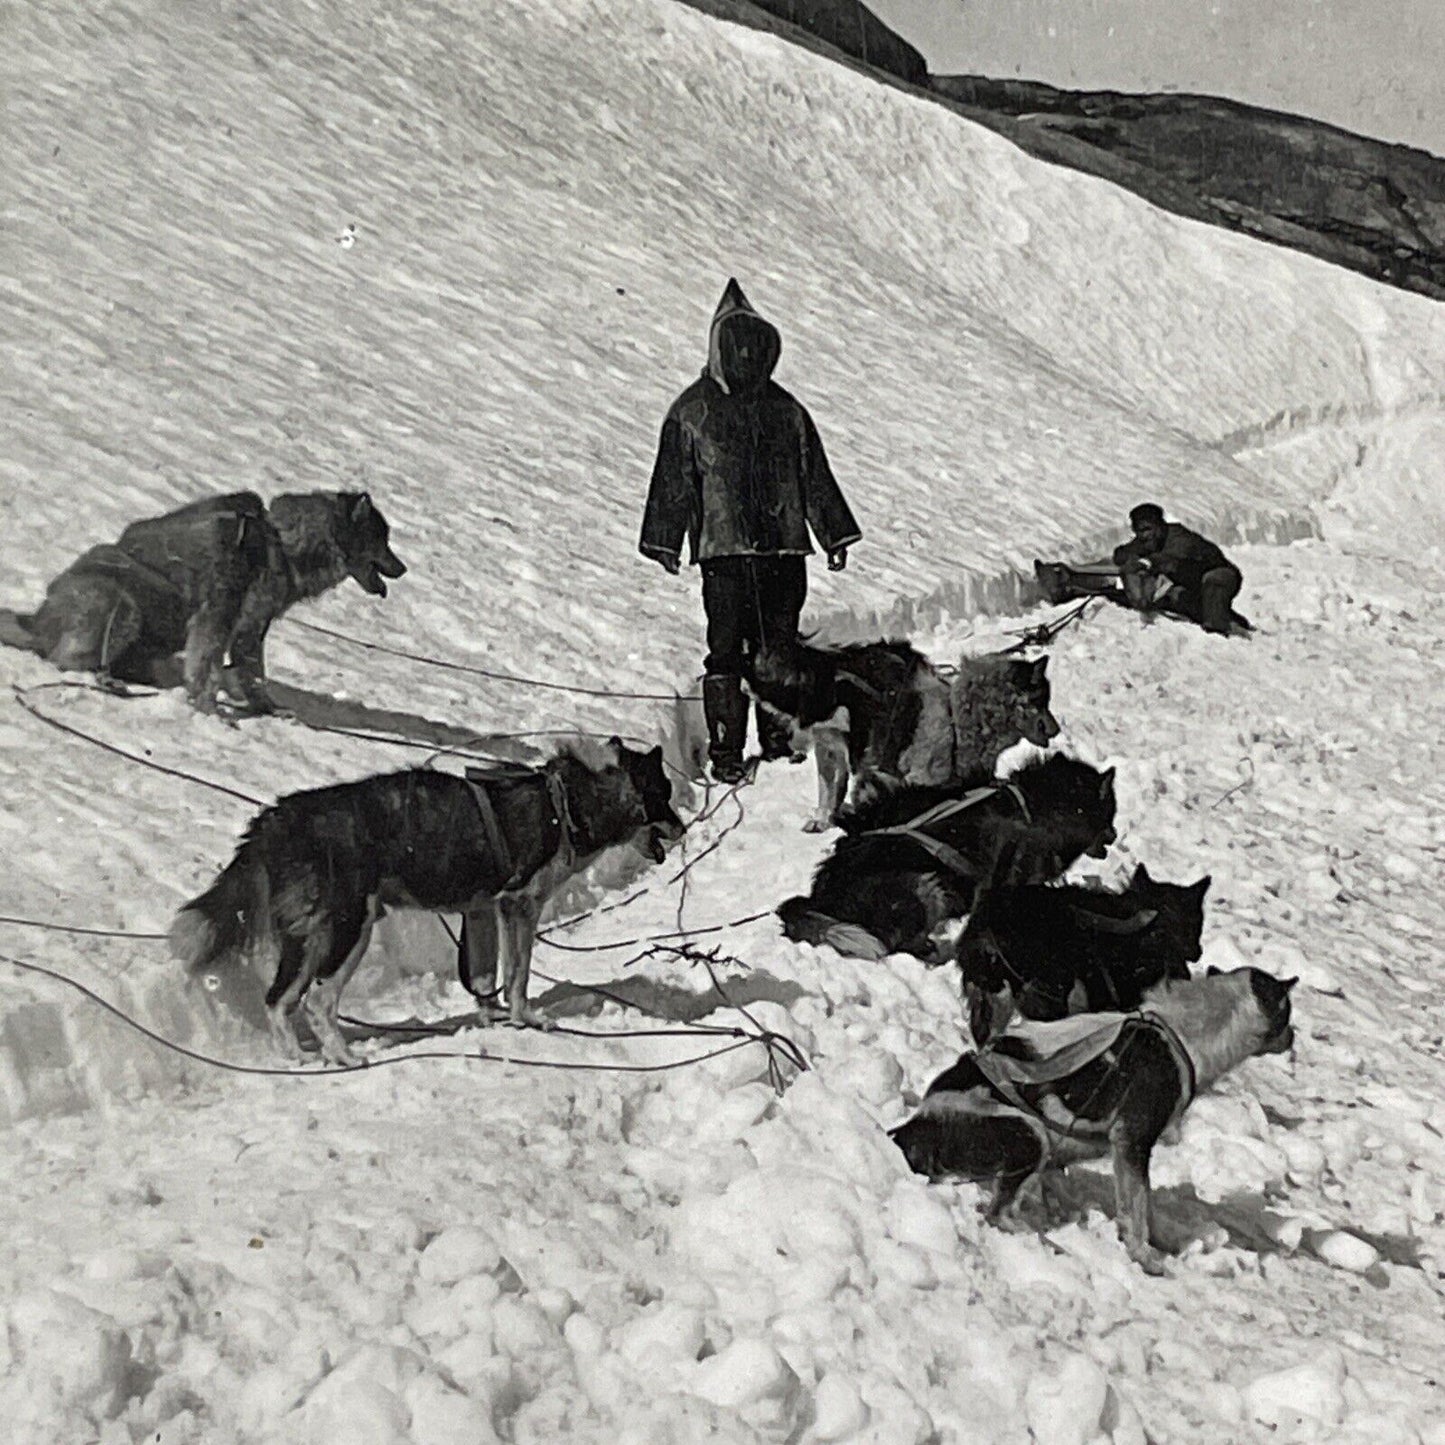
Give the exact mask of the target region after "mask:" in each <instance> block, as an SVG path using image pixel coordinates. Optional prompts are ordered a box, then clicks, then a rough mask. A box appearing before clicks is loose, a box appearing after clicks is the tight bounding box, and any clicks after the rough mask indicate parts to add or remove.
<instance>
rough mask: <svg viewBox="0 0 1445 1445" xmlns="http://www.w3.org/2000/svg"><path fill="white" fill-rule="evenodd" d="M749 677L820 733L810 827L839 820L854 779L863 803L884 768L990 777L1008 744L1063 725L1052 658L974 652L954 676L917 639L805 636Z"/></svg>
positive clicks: (937, 778)
mask: <svg viewBox="0 0 1445 1445" xmlns="http://www.w3.org/2000/svg"><path fill="white" fill-rule="evenodd" d="M744 680H745V681H746V683H747V685H748V689H749V691H751V692H752V693H753V695H754V696H755V697H756V698H757V699H758V700H759V702H760V703H761V704H762V705H763V706H764V707H765V708H768V709H770V710H771V711H773V712H775V713H777V714H779V715H780V716H782V717H785V718H787V719H789V720H790V721H791V722H792V724H793V726H794V729H795V731H796V732H797V733H799V734H803V735H810V736H811V740H812V744H813V752H814V759H815V762H816V765H817V769H818V807H817V811H816V812H815V813H814V815H813V817H812V818H811V819H809V821H808V822H807V823H806V824H805V825H804V828H805V831H807V832H809V833H821V832H823V831H825V830H826V829H828V828H831V827H833V826H835V825H836V824H837V823H838V822H839V820H840V818H841V814H842V809H843V802H844V799H845V797H846V796H847V795H848V790H849V784H850V782H853V783H854V784H855V785H856V786H855V792H854V802H855V803H857V802H859V801H861V799H862V798H863V797H865V796H866V795H867V791H868V786H869V785H870V784H871V781H872V780H873V779H875V778H879V777H883V778H892V779H895V780H897V781H899V782H904V783H913V784H919V785H943V784H948V783H952V782H954V781H956V780H958V779H960V778H967V777H973V776H976V775H982V776H985V777H991V776H992V775H993V768H994V763H995V762H996V761H997V759H998V756H999V754H1000V753H1002V752H1003V751H1004V749H1005V748H1009V747H1012V746H1013V744H1014V743H1016V742H1018V741H1020V740H1021V739H1023V738H1027V739H1028V740H1029V742H1031V743H1034V744H1035V745H1037V746H1038V747H1041V748H1042V747H1047V746H1048V744H1049V740H1050V739H1051V738H1053V737H1056V736H1057V735H1058V731H1059V725H1058V723H1057V722H1056V721H1055V719H1054V716H1053V714H1052V713H1051V712H1050V711H1049V682H1048V659H1047V658H1044V657H1041V658H1039V659H1038V660H1037V661H1034V662H1028V661H1024V660H1023V659H1020V658H1015V657H1005V656H1002V655H999V654H990V655H988V656H984V657H965V658H963V659H962V661H961V662H960V663H959V669H958V674H957V676H956V677H955V678H953V679H952V680H951V681H950V680H949V679H947V678H945V677H944V676H943V675H942V674H941V673H940V672H939V671H938V669H937V668H935V667H934V665H933V664H932V663H931V662H930V661H929V660H928V658H926V657H925V656H924V655H923V654H922V653H921V652H919V651H917V650H916V649H915V648H914V647H912V646H911V645H910V644H908V643H906V642H859V643H853V644H850V645H848V646H846V647H832V648H824V647H810V646H808V645H807V644H806V643H803V642H797V643H795V644H792V645H790V646H786V647H774V648H764V649H762V650H761V651H760V652H758V653H757V654H756V655H755V656H754V657H751V658H749V659H748V660H747V663H746V672H745V675H744Z"/></svg>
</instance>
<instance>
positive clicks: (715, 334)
mask: <svg viewBox="0 0 1445 1445" xmlns="http://www.w3.org/2000/svg"><path fill="white" fill-rule="evenodd" d="M782 350H783V338H782V337H781V336H780V335H779V334H778V329H777V327H776V326H774V325H773V324H772V323H771V322H769V321H764V320H763V318H762V317H761V316H759V315H758V313H757V312H756V311H754V310H753V308H752V306H751V305H750V304H749V302H748V298H747V297H746V296H744V295H743V288H742V287H741V286H739V285H738V283H737V281H736V280H734V279H729V281H728V284H727V286H726V287H725V288H724V290H723V294H722V300H721V301H719V302H718V306H717V310H716V311H715V312H713V318H712V329H711V330H710V331H709V333H708V344H707V373H706V374H707V375H708V376H710V377H712V379H713V380H714V381H715V382H717V384H718V385H719V386H720V387H722V389H723V390H724V391H725V392H728V393H729V394H730V395H737V394H739V393H746V392H750V391H756V390H757V388H758V387H760V386H762V385H763V384H764V383H765V382H766V381H767V380H768V378H769V377H770V376H772V374H773V368H774V367H775V366H776V365H777V364H778V357H779V356H780V355H781V353H782Z"/></svg>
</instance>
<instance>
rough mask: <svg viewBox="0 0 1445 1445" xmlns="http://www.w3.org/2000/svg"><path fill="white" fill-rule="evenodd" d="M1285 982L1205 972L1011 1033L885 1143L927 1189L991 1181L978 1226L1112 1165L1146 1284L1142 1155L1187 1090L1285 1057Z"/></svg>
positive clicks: (959, 1067)
mask: <svg viewBox="0 0 1445 1445" xmlns="http://www.w3.org/2000/svg"><path fill="white" fill-rule="evenodd" d="M1296 982H1297V980H1295V979H1293V978H1287V979H1277V978H1274V977H1273V976H1272V975H1270V974H1267V973H1262V972H1261V971H1260V970H1259V969H1256V968H1237V969H1233V970H1231V971H1230V972H1228V973H1220V972H1219V971H1218V970H1217V969H1210V970H1209V972H1208V975H1207V976H1206V977H1204V978H1196V979H1190V980H1189V981H1187V982H1169V983H1165V984H1162V985H1160V986H1159V987H1158V988H1156V989H1154V990H1152V991H1151V992H1150V993H1149V994H1148V995H1147V996H1146V998H1145V1000H1144V1005H1143V1008H1142V1009H1141V1010H1140V1011H1139V1012H1137V1013H1113V1014H1081V1015H1078V1016H1077V1017H1074V1018H1070V1019H1066V1020H1063V1021H1061V1022H1058V1023H1028V1024H1024V1025H1022V1027H1021V1029H1020V1031H1019V1032H1017V1033H1015V1032H1014V1031H1010V1032H1008V1033H1004V1034H1001V1035H999V1036H998V1037H997V1039H995V1040H994V1042H993V1043H992V1044H990V1046H989V1047H987V1048H984V1049H981V1050H979V1051H978V1052H977V1053H971V1054H964V1055H962V1057H960V1058H959V1060H958V1062H957V1063H955V1064H954V1065H953V1066H952V1068H949V1069H947V1070H945V1071H944V1072H943V1073H942V1074H940V1075H939V1076H938V1078H936V1079H935V1080H934V1081H933V1083H932V1084H930V1085H929V1088H928V1093H927V1095H926V1096H925V1098H924V1100H923V1103H922V1104H921V1105H920V1106H919V1109H918V1111H917V1113H916V1114H915V1115H914V1116H913V1118H911V1119H909V1120H908V1121H907V1122H906V1123H904V1124H902V1125H900V1126H899V1127H898V1128H896V1129H894V1130H892V1131H891V1134H892V1138H893V1139H894V1141H895V1142H896V1143H897V1144H898V1147H899V1148H900V1149H902V1150H903V1153H904V1157H905V1158H906V1159H907V1160H908V1163H909V1165H910V1167H911V1168H912V1169H913V1170H914V1171H915V1172H916V1173H919V1174H926V1175H927V1176H928V1177H929V1178H930V1179H934V1180H938V1179H966V1180H973V1181H975V1182H982V1181H985V1180H991V1181H993V1184H994V1193H993V1199H992V1201H991V1203H990V1205H989V1207H988V1217H989V1218H990V1219H997V1218H998V1217H999V1216H1000V1215H1001V1214H1002V1213H1003V1212H1004V1211H1005V1210H1006V1209H1007V1208H1008V1207H1009V1205H1010V1204H1011V1203H1012V1202H1013V1200H1014V1198H1015V1196H1016V1195H1017V1194H1018V1191H1019V1189H1020V1188H1021V1187H1022V1185H1023V1184H1024V1183H1025V1182H1026V1181H1027V1180H1029V1179H1032V1178H1034V1177H1036V1176H1038V1175H1040V1174H1042V1172H1043V1171H1044V1170H1045V1169H1046V1168H1050V1167H1052V1168H1058V1169H1062V1168H1065V1167H1066V1166H1068V1165H1069V1164H1073V1163H1075V1162H1077V1161H1079V1160H1081V1159H1099V1158H1102V1157H1104V1156H1105V1155H1106V1154H1109V1153H1110V1152H1112V1153H1113V1157H1114V1193H1115V1208H1116V1217H1117V1220H1118V1224H1119V1232H1120V1234H1121V1236H1122V1237H1123V1239H1124V1242H1125V1245H1126V1246H1127V1248H1128V1250H1129V1255H1130V1257H1131V1258H1132V1259H1134V1260H1135V1261H1136V1262H1137V1263H1138V1264H1140V1265H1141V1266H1143V1268H1144V1269H1145V1270H1147V1271H1148V1272H1150V1273H1155V1274H1157V1273H1160V1272H1162V1268H1163V1263H1162V1257H1161V1255H1160V1253H1159V1250H1158V1247H1157V1245H1156V1243H1155V1240H1154V1235H1153V1228H1152V1221H1151V1218H1150V1197H1149V1159H1150V1154H1151V1153H1152V1151H1153V1148H1154V1145H1155V1144H1156V1143H1157V1142H1158V1141H1159V1137H1160V1136H1161V1135H1162V1134H1163V1133H1164V1131H1165V1130H1166V1129H1167V1128H1168V1127H1169V1126H1170V1125H1171V1124H1173V1123H1174V1122H1176V1121H1177V1120H1178V1119H1179V1118H1180V1117H1181V1116H1182V1115H1183V1113H1184V1111H1185V1110H1186V1109H1187V1108H1188V1107H1189V1105H1190V1103H1191V1102H1192V1101H1193V1099H1194V1097H1195V1095H1196V1094H1197V1093H1198V1092H1199V1091H1200V1090H1201V1089H1206V1088H1208V1087H1209V1085H1210V1084H1212V1083H1213V1082H1214V1081H1215V1080H1216V1079H1219V1078H1221V1077H1222V1076H1223V1075H1224V1074H1226V1073H1228V1072H1229V1071H1230V1070H1231V1069H1233V1068H1235V1067H1236V1066H1237V1065H1239V1064H1241V1063H1243V1062H1244V1061H1245V1060H1246V1059H1248V1058H1252V1057H1253V1056H1254V1055H1256V1054H1274V1053H1284V1052H1286V1051H1288V1050H1289V1049H1290V1048H1291V1047H1292V1046H1293V1044H1294V1029H1293V1028H1292V1027H1291V1024H1290V990H1291V989H1292V988H1293V987H1294V985H1295V983H1296Z"/></svg>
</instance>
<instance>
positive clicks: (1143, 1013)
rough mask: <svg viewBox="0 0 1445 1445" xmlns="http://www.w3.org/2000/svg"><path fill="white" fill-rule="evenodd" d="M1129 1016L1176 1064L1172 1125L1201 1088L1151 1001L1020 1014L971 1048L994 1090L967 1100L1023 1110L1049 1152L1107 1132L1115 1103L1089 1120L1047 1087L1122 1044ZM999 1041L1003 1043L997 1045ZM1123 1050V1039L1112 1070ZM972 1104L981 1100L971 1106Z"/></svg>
mask: <svg viewBox="0 0 1445 1445" xmlns="http://www.w3.org/2000/svg"><path fill="white" fill-rule="evenodd" d="M1131 1023H1132V1024H1135V1025H1137V1026H1139V1027H1143V1028H1147V1029H1149V1030H1151V1031H1152V1032H1153V1033H1155V1034H1157V1035H1158V1037H1159V1038H1161V1039H1163V1041H1164V1043H1165V1045H1166V1046H1167V1047H1168V1049H1169V1052H1170V1054H1171V1055H1172V1056H1173V1058H1174V1063H1175V1066H1176V1067H1177V1068H1178V1070H1179V1086H1180V1087H1179V1098H1178V1101H1177V1102H1176V1103H1175V1105H1174V1109H1173V1112H1172V1113H1171V1114H1170V1116H1169V1124H1168V1125H1166V1127H1170V1126H1172V1125H1174V1124H1176V1123H1177V1122H1178V1121H1179V1118H1180V1116H1181V1115H1182V1114H1183V1113H1184V1111H1185V1110H1186V1109H1187V1108H1188V1107H1189V1105H1190V1104H1191V1103H1192V1102H1193V1099H1194V1095H1195V1092H1196V1090H1197V1088H1198V1080H1197V1076H1196V1074H1195V1069H1194V1060H1193V1059H1192V1058H1191V1057H1190V1056H1189V1050H1188V1049H1186V1048H1185V1046H1184V1041H1183V1039H1181V1038H1180V1037H1179V1035H1178V1034H1177V1033H1176V1032H1175V1030H1174V1028H1173V1026H1172V1025H1170V1024H1169V1023H1167V1022H1166V1021H1165V1020H1164V1019H1163V1018H1162V1017H1160V1015H1159V1014H1157V1013H1154V1012H1153V1011H1151V1010H1150V1009H1148V1008H1144V1009H1140V1010H1138V1011H1137V1012H1133V1013H1095V1014H1077V1015H1075V1016H1074V1017H1072V1018H1066V1019H1059V1020H1057V1021H1054V1022H1042V1021H1040V1020H1036V1019H1025V1020H1022V1021H1020V1022H1018V1023H1016V1024H1014V1025H1011V1026H1010V1028H1009V1029H1008V1030H1006V1031H1005V1032H1004V1033H1002V1034H1000V1035H999V1036H998V1039H997V1040H996V1041H995V1042H994V1043H990V1044H989V1045H987V1046H986V1047H984V1048H982V1049H980V1050H978V1052H977V1053H976V1054H975V1055H974V1062H975V1063H976V1064H977V1065H978V1070H979V1072H980V1073H981V1074H982V1075H983V1076H984V1078H985V1079H987V1080H988V1084H989V1087H990V1089H991V1090H992V1091H993V1094H994V1095H995V1097H994V1098H993V1099H991V1100H990V1099H978V1100H970V1101H969V1103H968V1104H967V1105H965V1107H966V1108H967V1110H968V1112H970V1113H982V1114H986V1115H990V1116H995V1117H996V1116H999V1115H1009V1114H1012V1115H1013V1116H1014V1117H1017V1116H1019V1115H1022V1116H1023V1120H1024V1122H1025V1123H1027V1124H1028V1125H1029V1126H1030V1128H1032V1129H1033V1131H1034V1132H1035V1133H1036V1134H1038V1135H1039V1137H1040V1140H1041V1141H1042V1142H1043V1144H1044V1147H1045V1150H1046V1151H1050V1150H1052V1148H1053V1147H1054V1145H1056V1144H1060V1143H1063V1142H1065V1141H1067V1140H1070V1139H1079V1138H1084V1139H1094V1140H1102V1139H1107V1138H1108V1135H1109V1131H1110V1129H1112V1128H1113V1126H1114V1123H1115V1121H1116V1120H1117V1118H1118V1110H1114V1111H1113V1112H1111V1113H1110V1114H1108V1115H1106V1116H1105V1117H1104V1118H1102V1119H1086V1118H1084V1117H1083V1116H1082V1115H1080V1114H1078V1113H1075V1112H1074V1111H1073V1110H1071V1109H1070V1108H1069V1106H1068V1104H1067V1103H1065V1101H1064V1100H1063V1099H1062V1098H1060V1097H1059V1095H1058V1094H1056V1093H1054V1092H1051V1091H1049V1090H1048V1089H1047V1088H1046V1087H1044V1086H1047V1085H1049V1084H1057V1083H1060V1082H1061V1081H1063V1080H1064V1079H1067V1078H1068V1077H1069V1076H1070V1075H1072V1074H1075V1073H1077V1072H1078V1071H1079V1070H1080V1069H1082V1068H1085V1067H1086V1066H1087V1065H1089V1064H1092V1063H1094V1062H1095V1061H1097V1060H1099V1059H1101V1058H1103V1057H1104V1056H1105V1055H1106V1054H1108V1053H1109V1051H1110V1050H1111V1049H1113V1048H1114V1047H1115V1045H1116V1044H1118V1043H1119V1038H1120V1035H1121V1034H1122V1033H1123V1032H1124V1029H1125V1027H1126V1026H1127V1025H1129V1024H1131ZM1010 1039H1012V1040H1015V1041H1018V1042H1021V1043H1023V1044H1024V1046H1025V1049H1026V1053H1024V1054H1019V1053H1015V1052H1014V1051H1013V1050H1011V1049H1008V1048H1007V1041H1008V1040H1010ZM1000 1045H1003V1046H1004V1047H1003V1049H1002V1051H1001V1049H1000ZM1127 1050H1128V1042H1127V1041H1126V1042H1125V1044H1124V1045H1123V1048H1122V1049H1121V1052H1120V1054H1119V1056H1118V1057H1117V1058H1115V1059H1113V1060H1111V1061H1110V1069H1111V1071H1112V1070H1115V1069H1118V1068H1121V1067H1122V1066H1123V1062H1124V1056H1125V1053H1127ZM1025 1090H1029V1091H1034V1090H1042V1091H1041V1092H1040V1093H1039V1094H1038V1095H1037V1097H1036V1098H1030V1097H1029V1095H1028V1094H1026V1093H1025V1092H1024V1091H1025ZM975 1104H977V1105H978V1106H979V1107H974V1106H975Z"/></svg>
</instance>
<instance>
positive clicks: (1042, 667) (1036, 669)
mask: <svg viewBox="0 0 1445 1445" xmlns="http://www.w3.org/2000/svg"><path fill="white" fill-rule="evenodd" d="M1048 674H1049V660H1048V658H1047V657H1041V658H1039V659H1038V660H1037V661H1036V662H1035V663H1034V666H1033V679H1034V681H1035V682H1036V683H1039V682H1043V681H1044V679H1045V678H1047V677H1048Z"/></svg>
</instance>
